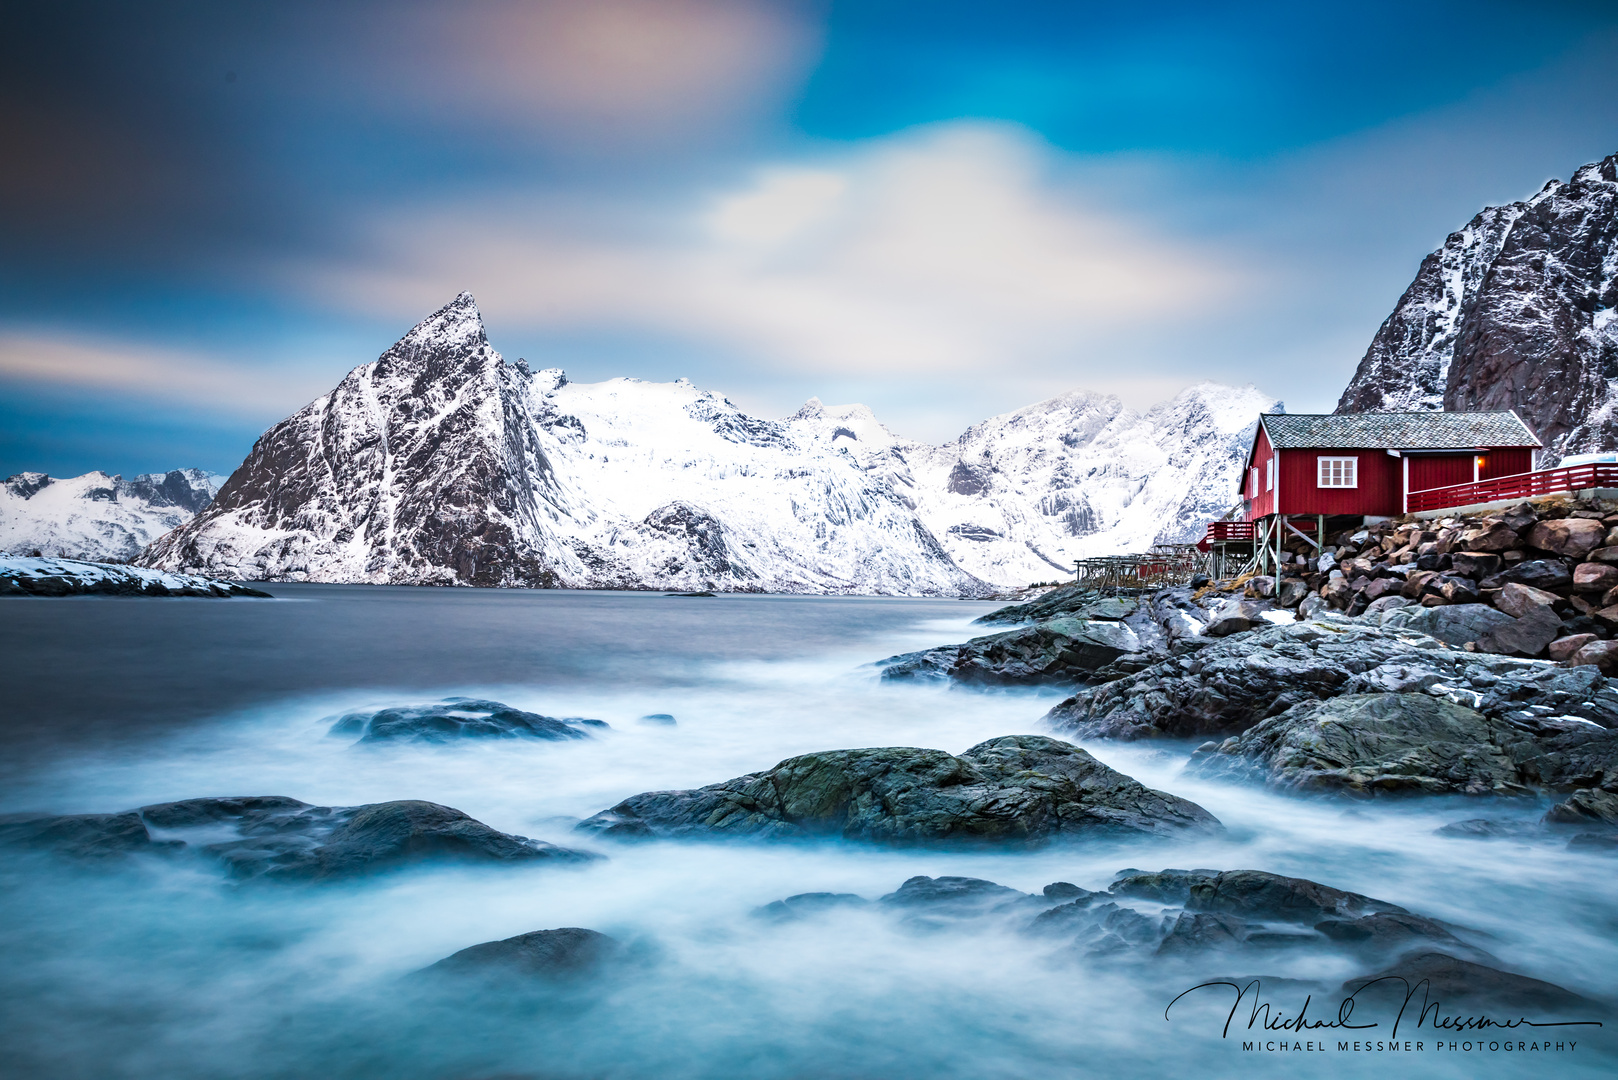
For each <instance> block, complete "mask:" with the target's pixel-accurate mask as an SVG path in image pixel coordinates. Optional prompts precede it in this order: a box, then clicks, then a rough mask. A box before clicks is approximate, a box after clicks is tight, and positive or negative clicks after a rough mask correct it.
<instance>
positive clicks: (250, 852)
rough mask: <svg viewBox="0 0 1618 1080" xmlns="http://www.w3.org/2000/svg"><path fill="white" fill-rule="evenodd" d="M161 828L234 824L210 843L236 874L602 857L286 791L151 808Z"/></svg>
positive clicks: (464, 820)
mask: <svg viewBox="0 0 1618 1080" xmlns="http://www.w3.org/2000/svg"><path fill="white" fill-rule="evenodd" d="M140 813H141V815H142V816H143V817H144V818H145V819H146V820H147V821H148V822H150V823H151V824H153V825H154V826H158V827H162V828H172V829H177V830H180V829H185V828H191V827H196V826H199V825H202V826H215V827H217V826H218V825H220V824H225V825H229V826H231V827H232V829H233V831H234V832H235V834H236V835H235V836H234V837H233V838H231V839H227V840H223V841H215V842H211V843H203V844H202V850H203V851H205V852H207V853H208V854H210V855H212V856H214V857H216V858H218V859H220V860H222V861H223V862H224V864H225V866H226V868H227V869H228V870H229V871H230V873H231V874H232V876H235V877H239V878H264V879H271V880H307V881H329V880H336V879H342V878H351V877H357V876H361V875H364V874H369V873H374V872H377V871H382V870H389V869H393V868H396V867H400V866H406V865H411V864H414V863H418V862H440V861H452V862H493V863H505V862H525V861H530V860H542V859H543V860H552V861H556V862H582V861H585V860H587V859H593V858H598V856H595V855H591V854H588V853H586V852H582V851H574V850H571V849H569V848H563V847H558V846H557V845H555V844H548V843H546V842H544V841H542V840H530V839H528V838H526V837H522V836H513V835H511V834H509V833H503V832H500V831H499V830H497V829H492V828H490V827H489V826H487V825H485V824H483V822H481V821H478V820H476V819H474V818H472V817H470V816H468V815H466V814H464V813H462V812H461V811H459V810H455V809H453V808H451V807H448V806H440V805H438V804H437V803H430V802H421V801H416V800H406V801H399V802H385V803H369V804H367V805H364V806H338V807H333V806H309V805H307V804H305V803H301V802H299V801H298V800H296V799H288V798H285V797H282V796H260V797H253V798H227V799H188V800H185V801H184V802H179V803H161V804H158V805H155V806H149V807H143V808H142V809H141V811H140Z"/></svg>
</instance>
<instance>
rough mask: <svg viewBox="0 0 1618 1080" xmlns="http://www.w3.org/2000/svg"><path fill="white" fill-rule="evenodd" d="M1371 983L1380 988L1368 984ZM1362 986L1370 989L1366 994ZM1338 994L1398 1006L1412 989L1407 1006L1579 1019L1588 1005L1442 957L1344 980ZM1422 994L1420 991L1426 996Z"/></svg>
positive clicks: (1419, 958) (1415, 959)
mask: <svg viewBox="0 0 1618 1080" xmlns="http://www.w3.org/2000/svg"><path fill="white" fill-rule="evenodd" d="M1376 983H1380V984H1381V985H1380V986H1374V985H1372V984H1376ZM1422 984H1426V985H1425V986H1424V987H1423V986H1422ZM1367 987H1370V991H1369V992H1367V990H1366V988H1367ZM1418 987H1419V988H1420V989H1417V988H1418ZM1343 990H1344V991H1345V992H1347V993H1350V994H1354V995H1355V996H1356V1000H1359V1001H1362V1002H1363V1003H1364V1004H1366V1005H1370V1004H1371V1003H1372V1001H1373V1000H1375V996H1376V994H1377V993H1378V992H1380V994H1382V995H1385V996H1387V997H1388V998H1390V999H1392V1000H1394V1001H1399V1000H1402V999H1403V998H1404V996H1405V994H1406V993H1408V992H1409V991H1411V990H1415V997H1414V999H1413V1001H1412V1004H1415V1003H1418V1002H1433V1001H1437V1002H1440V1003H1442V1004H1443V1005H1446V1006H1464V1005H1467V1004H1471V1003H1481V1004H1490V1005H1503V1006H1505V1007H1507V1008H1511V1009H1522V1010H1525V1011H1530V1012H1538V1011H1540V1010H1543V1009H1568V1010H1576V1011H1578V1012H1579V1013H1581V1014H1582V1013H1583V1012H1584V1011H1585V1010H1587V1009H1589V1008H1590V1006H1591V1005H1592V1002H1590V1001H1589V1000H1587V999H1585V998H1582V997H1580V996H1579V995H1578V994H1575V993H1573V992H1572V991H1571V990H1566V989H1563V988H1562V987H1560V986H1557V985H1555V984H1554V983H1548V982H1541V981H1540V980H1538V979H1530V978H1528V977H1527V976H1526V975H1516V974H1513V973H1512V972H1509V971H1501V970H1499V969H1498V968H1492V967H1487V966H1485V965H1483V964H1475V963H1472V962H1471V961H1468V960H1462V959H1459V958H1458V957H1454V956H1450V955H1449V954H1447V953H1441V952H1424V953H1420V954H1418V955H1415V956H1407V957H1405V958H1404V959H1402V960H1400V961H1399V962H1398V963H1396V964H1394V965H1393V966H1392V967H1390V968H1388V969H1387V970H1385V971H1379V972H1377V973H1376V974H1374V975H1367V976H1363V977H1361V978H1357V979H1350V980H1348V981H1347V982H1345V983H1344V984H1343ZM1422 990H1425V995H1424V994H1423V993H1422ZM1456 1011H1458V1010H1456V1009H1446V1010H1444V1013H1443V1015H1446V1016H1447V1015H1453V1014H1454V1012H1456ZM1546 1019H1551V1018H1548V1017H1547V1018H1546Z"/></svg>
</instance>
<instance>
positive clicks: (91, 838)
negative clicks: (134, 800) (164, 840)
mask: <svg viewBox="0 0 1618 1080" xmlns="http://www.w3.org/2000/svg"><path fill="white" fill-rule="evenodd" d="M0 845H4V846H6V847H21V848H36V849H39V850H43V851H53V852H56V853H57V854H61V855H69V856H72V857H74V858H80V859H103V858H108V857H111V856H118V855H127V854H129V853H131V852H137V851H150V850H153V849H155V848H158V847H161V846H163V845H161V844H158V843H155V842H154V841H153V840H152V835H151V833H150V832H148V831H147V828H146V823H145V822H144V821H142V820H141V817H140V815H139V814H137V813H134V812H128V813H123V814H62V815H43V814H8V815H5V816H4V817H0Z"/></svg>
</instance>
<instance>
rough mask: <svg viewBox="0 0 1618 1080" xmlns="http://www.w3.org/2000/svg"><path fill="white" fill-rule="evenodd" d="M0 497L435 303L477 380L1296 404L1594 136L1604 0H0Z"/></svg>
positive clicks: (211, 453)
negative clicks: (1192, 389) (471, 319)
mask: <svg viewBox="0 0 1618 1080" xmlns="http://www.w3.org/2000/svg"><path fill="white" fill-rule="evenodd" d="M0 26H4V27H5V32H4V33H0V147H4V150H3V151H0V476H4V475H10V474H12V473H15V472H20V471H24V470H38V471H44V472H49V473H51V474H52V475H57V476H69V475H75V474H77V473H81V472H84V471H87V470H90V469H103V470H106V471H108V472H114V473H123V474H125V475H131V474H134V473H140V472H148V471H158V470H166V469H170V468H178V467H187V466H196V467H200V468H204V469H207V470H209V471H212V472H229V471H230V470H232V469H233V468H235V466H236V465H237V464H239V463H240V461H241V460H242V458H243V457H244V456H245V455H246V453H247V451H248V449H249V447H250V446H251V445H252V442H253V440H254V439H255V438H256V437H257V436H258V435H259V434H260V433H261V432H262V431H263V430H264V429H266V428H267V427H269V426H270V425H271V424H273V423H275V422H276V421H277V420H279V419H281V418H282V417H284V416H287V415H289V414H291V413H292V412H294V411H296V410H297V409H298V408H300V407H301V406H303V405H304V404H305V403H307V402H308V401H310V400H311V399H313V398H315V397H317V396H318V395H320V394H321V393H323V392H325V391H326V390H327V389H329V388H331V387H332V386H333V385H335V384H336V383H337V382H338V381H339V380H340V379H341V378H342V376H343V375H344V374H345V373H346V372H347V371H349V370H350V369H351V368H353V367H355V366H357V365H359V364H363V363H366V362H368V361H370V360H372V359H374V358H375V357H376V356H377V355H378V354H379V353H380V352H382V351H383V350H384V349H386V348H387V347H388V345H390V344H391V343H392V342H393V341H394V340H396V339H397V338H398V337H400V336H401V335H402V334H403V333H404V332H405V331H407V330H408V329H409V328H410V327H411V326H412V325H413V324H414V323H415V322H417V321H419V320H420V319H422V318H423V317H425V316H426V315H428V314H430V313H431V312H432V311H434V310H435V309H437V308H438V307H441V306H442V305H443V304H445V303H447V302H448V301H450V300H451V299H452V298H453V297H454V296H455V295H456V294H457V293H458V292H459V291H461V290H462V289H466V290H470V291H471V292H472V293H473V294H474V295H475V296H476V297H477V299H478V303H479V307H480V309H481V310H482V312H483V315H484V320H485V323H486V325H487V328H488V331H489V335H490V338H491V341H492V343H493V345H494V346H495V348H497V349H498V350H500V351H501V352H502V353H503V354H504V355H505V356H506V357H507V358H509V359H513V360H514V359H516V358H518V357H523V358H525V359H527V360H528V362H529V364H530V366H532V367H535V368H542V367H560V368H563V369H565V370H566V371H567V372H568V375H569V377H570V378H572V379H573V380H575V381H581V382H592V381H597V380H600V379H606V378H613V377H617V376H629V377H634V378H641V379H648V380H657V381H671V380H673V379H676V378H681V377H684V378H689V379H691V380H692V381H693V382H695V383H697V385H699V386H702V387H704V388H707V389H711V390H715V391H717V392H719V393H722V394H725V395H726V396H728V397H730V399H731V400H732V401H734V402H736V403H737V404H738V405H739V406H741V407H742V408H743V409H746V410H747V411H749V412H752V413H754V414H755V415H759V416H765V417H779V416H783V415H786V414H788V413H791V412H793V411H795V410H796V409H797V408H798V406H799V405H801V404H802V402H803V401H805V400H806V399H808V398H809V397H811V396H818V397H820V398H821V399H823V400H824V401H826V402H828V403H845V402H850V401H860V402H864V403H865V404H867V405H869V406H871V407H872V408H873V409H874V410H875V411H876V414H877V416H878V417H879V418H881V419H882V420H883V421H884V422H885V423H886V424H887V425H888V427H890V428H891V429H893V430H894V431H896V432H897V433H899V434H901V435H905V436H908V437H911V438H916V439H924V440H927V441H930V442H935V443H941V442H945V441H947V440H949V439H952V438H953V437H955V436H956V435H958V434H959V433H960V432H961V431H962V430H964V429H965V428H966V427H967V426H968V425H970V424H972V423H974V422H976V421H978V420H981V419H983V418H985V417H987V416H990V415H994V414H996V413H1001V412H1006V411H1009V410H1012V409H1016V408H1019V407H1021V406H1024V405H1028V404H1031V403H1033V402H1035V401H1038V400H1041V399H1044V398H1047V397H1051V396H1054V395H1056V394H1059V393H1063V392H1066V391H1069V390H1074V389H1086V390H1094V391H1100V392H1104V393H1111V394H1116V395H1118V397H1119V398H1121V399H1122V400H1123V401H1124V402H1125V403H1126V404H1128V405H1130V406H1132V407H1135V408H1142V409H1143V408H1146V407H1149V406H1150V405H1152V404H1153V403H1155V402H1158V401H1161V400H1164V399H1167V398H1169V397H1171V396H1172V395H1174V394H1175V393H1177V392H1178V391H1180V390H1181V389H1183V388H1184V387H1186V386H1188V385H1190V384H1192V383H1195V382H1198V381H1201V380H1203V379H1212V380H1216V381H1221V382H1227V383H1233V384H1247V383H1252V384H1254V385H1256V386H1258V387H1259V388H1260V389H1263V390H1265V391H1266V392H1268V393H1270V394H1272V395H1274V396H1276V397H1278V398H1280V399H1282V400H1283V401H1285V402H1286V406H1287V408H1288V409H1289V410H1290V411H1294V412H1327V411H1330V410H1331V409H1332V408H1333V407H1334V406H1335V403H1336V399H1337V396H1338V394H1339V393H1340V392H1341V391H1342V388H1343V386H1344V384H1345V383H1346V382H1347V380H1348V378H1349V376H1350V374H1351V373H1352V371H1353V369H1354V365H1355V364H1356V363H1357V362H1358V360H1359V358H1360V356H1361V355H1363V353H1364V351H1365V349H1366V347H1367V345H1368V344H1369V343H1370V340H1371V337H1372V335H1373V334H1374V333H1375V331H1376V328H1377V326H1378V325H1379V324H1380V323H1381V321H1382V320H1383V319H1384V318H1386V316H1387V315H1388V313H1389V312H1390V311H1391V310H1392V308H1393V305H1394V303H1395V302H1396V301H1397V299H1398V297H1399V294H1400V293H1401V292H1402V291H1403V290H1404V288H1405V287H1406V286H1407V285H1408V284H1409V282H1410V280H1411V278H1412V277H1413V276H1414V275H1415V272H1416V269H1417V267H1418V265H1419V264H1420V262H1421V259H1422V257H1423V256H1424V255H1425V254H1426V253H1427V252H1429V251H1431V250H1432V249H1433V248H1435V247H1437V246H1438V245H1439V244H1440V243H1441V242H1442V241H1443V239H1444V237H1445V236H1446V235H1447V234H1448V233H1449V232H1451V231H1453V230H1455V229H1458V228H1460V227H1461V226H1463V225H1464V224H1465V223H1466V221H1467V220H1468V219H1469V218H1470V217H1471V216H1472V215H1473V214H1475V213H1476V212H1477V211H1478V210H1480V209H1481V208H1483V207H1484V206H1486V205H1492V204H1499V203H1503V202H1509V201H1512V200H1515V199H1521V198H1525V197H1527V196H1529V195H1531V194H1532V193H1533V192H1534V191H1536V190H1537V189H1538V188H1540V187H1541V186H1542V185H1543V184H1544V183H1545V182H1546V181H1547V180H1549V179H1551V178H1553V177H1560V178H1563V179H1566V178H1567V177H1568V176H1570V175H1571V174H1572V172H1573V170H1574V169H1575V168H1577V167H1578V166H1579V165H1581V164H1584V163H1586V162H1589V161H1595V160H1599V159H1600V158H1602V157H1605V156H1607V155H1609V154H1612V153H1615V152H1618V5H1615V4H1612V3H1607V2H1603V3H1595V2H1577V0H1534V2H1531V3H1527V2H1525V3H1516V2H1505V0H1468V2H1465V3H1459V2H1458V3H1423V2H1420V0H1405V2H1402V3H1379V2H1375V0H1360V2H1356V3H1331V2H1322V3H1317V4H1312V5H1301V4H1297V3H1273V4H1266V3H1252V4H1229V3H1217V2H1213V0H1202V2H1199V3H1195V4H1180V3H1174V2H1160V3H1157V4H1153V5H1119V4H1115V3H1108V4H1090V3H1084V2H1080V0H1068V2H1064V3H1035V2H1022V0H999V2H997V3H994V4H983V3H974V4H967V3H958V2H955V0H924V2H889V0H863V2H858V3H836V2H802V3H800V2H795V0H774V2H764V3H758V2H751V0H538V2H524V3H515V2H499V0H481V2H477V3H448V2H443V3H426V2H411V0H399V2H393V3H377V2H371V0H323V2H319V3H308V2H303V0H275V2H265V3H260V2H256V0H239V2H221V0H205V2H195V3H192V2H166V0H146V2H143V3H141V4H128V3H122V2H116V3H81V2H74V0H29V2H19V0H0Z"/></svg>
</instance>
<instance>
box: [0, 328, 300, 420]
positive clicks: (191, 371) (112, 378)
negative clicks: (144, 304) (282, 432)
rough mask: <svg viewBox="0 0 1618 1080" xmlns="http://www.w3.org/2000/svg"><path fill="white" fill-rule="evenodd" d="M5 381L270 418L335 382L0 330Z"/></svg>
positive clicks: (0, 374)
mask: <svg viewBox="0 0 1618 1080" xmlns="http://www.w3.org/2000/svg"><path fill="white" fill-rule="evenodd" d="M0 379H4V380H7V381H16V382H24V383H32V384H36V385H44V386H48V387H56V388H71V389H75V390H82V391H88V392H90V393H92V394H102V395H104V394H109V393H116V394H120V395H126V396H128V397H133V398H136V399H141V400H145V401H150V402H160V403H163V404H166V405H186V406H191V407H196V408H202V409H206V410H208V411H210V412H218V413H226V414H231V415H235V416H242V417H252V418H262V417H269V418H272V419H273V418H277V417H280V416H283V415H286V414H288V413H291V412H294V411H296V410H297V409H300V408H302V407H303V406H304V405H305V404H307V403H308V402H309V401H311V400H313V399H314V398H316V397H318V396H320V395H321V394H322V393H324V392H325V391H326V390H328V389H330V382H331V380H330V378H329V377H328V376H327V375H324V374H317V373H315V372H310V371H303V370H299V369H298V368H297V367H296V366H292V365H288V366H285V367H281V368H271V367H265V366H263V365H262V364H242V363H231V362H228V361H225V360H222V359H219V358H217V357H212V356H204V355H199V354H196V353H191V352H187V351H184V350H179V349H172V348H154V347H151V346H147V345H141V344H131V343H127V342H117V341H106V340H98V339H93V338H86V337H80V336H73V335H60V334H54V333H50V332H48V331H29V330H16V329H11V330H0Z"/></svg>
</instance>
